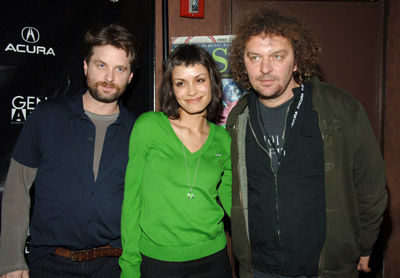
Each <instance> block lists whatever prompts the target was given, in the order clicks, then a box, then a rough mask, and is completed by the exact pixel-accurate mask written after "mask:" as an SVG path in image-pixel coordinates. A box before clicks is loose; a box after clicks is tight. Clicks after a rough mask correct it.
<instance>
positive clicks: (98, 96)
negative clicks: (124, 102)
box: [88, 80, 123, 103]
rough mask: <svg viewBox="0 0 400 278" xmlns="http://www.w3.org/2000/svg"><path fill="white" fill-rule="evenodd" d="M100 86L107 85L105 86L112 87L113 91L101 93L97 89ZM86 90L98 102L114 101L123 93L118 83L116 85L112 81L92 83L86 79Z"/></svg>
mask: <svg viewBox="0 0 400 278" xmlns="http://www.w3.org/2000/svg"><path fill="white" fill-rule="evenodd" d="M100 86H102V87H107V88H113V89H115V92H114V93H107V94H106V93H101V92H100V91H99V89H98V88H99V87H100ZM88 90H89V93H90V95H91V97H92V98H93V99H95V100H97V101H99V102H103V103H112V102H115V101H117V100H118V99H119V98H120V97H121V95H122V94H123V91H121V88H120V87H119V86H118V85H116V84H114V83H112V82H110V83H109V82H104V81H98V82H94V84H93V83H91V82H90V81H89V80H88Z"/></svg>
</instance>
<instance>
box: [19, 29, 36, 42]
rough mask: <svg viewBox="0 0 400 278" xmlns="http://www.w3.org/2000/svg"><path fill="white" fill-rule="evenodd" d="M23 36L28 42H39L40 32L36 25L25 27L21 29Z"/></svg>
mask: <svg viewBox="0 0 400 278" xmlns="http://www.w3.org/2000/svg"><path fill="white" fill-rule="evenodd" d="M21 37H22V39H23V40H24V41H26V42H27V43H37V42H38V41H39V39H40V33H39V31H38V29H36V28H35V27H25V28H23V29H22V31H21Z"/></svg>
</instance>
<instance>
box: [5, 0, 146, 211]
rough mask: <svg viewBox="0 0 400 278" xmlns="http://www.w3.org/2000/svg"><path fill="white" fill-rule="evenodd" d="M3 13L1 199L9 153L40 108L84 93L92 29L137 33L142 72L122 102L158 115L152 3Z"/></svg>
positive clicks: (91, 2) (44, 2)
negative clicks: (115, 27)
mask: <svg viewBox="0 0 400 278" xmlns="http://www.w3.org/2000/svg"><path fill="white" fill-rule="evenodd" d="M0 10H1V11H2V16H1V17H0V34H1V42H0V98H1V100H0V130H1V137H0V140H1V141H0V199H1V193H2V192H3V189H4V182H5V178H6V175H7V171H8V166H9V162H10V156H11V152H12V150H13V148H14V145H15V142H16V140H17V138H18V135H19V133H20V131H21V128H22V127H23V124H24V123H25V121H26V118H27V117H28V116H29V114H30V113H31V112H32V111H33V110H34V109H35V106H36V104H38V103H39V102H41V101H44V100H46V99H51V98H58V97H61V96H65V95H71V94H75V93H77V92H78V91H79V90H81V89H83V88H84V87H85V79H84V74H83V42H82V41H83V36H84V34H85V32H86V31H87V29H89V28H90V27H92V26H93V25H95V24H97V23H105V24H109V23H120V24H122V25H124V26H125V27H127V28H128V29H129V30H130V31H132V32H133V34H134V35H135V37H136V38H137V40H138V42H139V46H140V67H139V69H138V70H137V71H136V72H135V74H134V77H133V80H132V82H131V84H130V85H129V86H128V88H127V91H126V92H125V94H124V96H123V99H122V100H123V103H124V105H125V106H126V107H127V108H128V109H129V110H131V111H132V112H134V113H135V114H137V115H139V114H141V113H143V112H145V111H149V110H153V109H154V107H153V102H154V101H153V99H154V86H153V84H154V74H153V72H154V0H151V1H148V0H146V1H128V0H85V1H81V0H57V1H48V0H12V1H10V0H4V1H1V4H0ZM0 211H1V209H0Z"/></svg>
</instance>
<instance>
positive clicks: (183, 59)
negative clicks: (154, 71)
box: [159, 44, 223, 123]
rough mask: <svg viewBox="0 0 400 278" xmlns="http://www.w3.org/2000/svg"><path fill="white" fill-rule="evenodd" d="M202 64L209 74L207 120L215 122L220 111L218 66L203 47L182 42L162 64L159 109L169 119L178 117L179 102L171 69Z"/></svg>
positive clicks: (221, 96) (218, 117) (221, 93)
mask: <svg viewBox="0 0 400 278" xmlns="http://www.w3.org/2000/svg"><path fill="white" fill-rule="evenodd" d="M181 65H183V66H185V67H189V66H194V65H203V66H204V67H205V68H206V69H207V70H208V73H209V75H210V81H211V94H212V97H211V102H210V104H209V105H208V106H207V114H206V117H207V120H208V121H210V122H212V123H217V122H218V120H219V119H220V117H221V113H222V108H223V107H222V98H223V92H222V86H221V77H220V75H219V71H218V66H217V64H216V63H215V61H214V59H213V58H212V57H211V55H210V53H208V52H207V51H206V50H205V49H204V48H202V47H200V46H197V45H194V44H183V45H180V46H178V47H177V48H175V50H174V51H173V52H172V53H171V55H170V56H169V57H168V59H167V60H166V61H165V63H164V65H163V78H162V82H161V86H160V91H159V100H160V107H161V111H162V112H164V114H165V115H167V116H168V117H169V118H171V119H179V117H180V116H179V104H178V102H177V100H176V98H175V94H174V89H173V85H172V71H173V70H174V68H175V67H177V66H181Z"/></svg>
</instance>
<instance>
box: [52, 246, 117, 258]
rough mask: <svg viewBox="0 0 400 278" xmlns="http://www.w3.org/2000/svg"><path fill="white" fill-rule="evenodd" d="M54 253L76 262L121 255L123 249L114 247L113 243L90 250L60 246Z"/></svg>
mask: <svg viewBox="0 0 400 278" xmlns="http://www.w3.org/2000/svg"><path fill="white" fill-rule="evenodd" d="M54 254H56V255H58V256H62V257H67V258H70V259H71V260H73V261H76V262H86V261H91V260H94V259H98V258H102V257H119V256H121V254H122V249H121V248H117V247H112V246H111V245H107V246H102V247H98V248H93V249H88V250H69V249H66V248H62V247H59V248H57V249H56V251H54Z"/></svg>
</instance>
